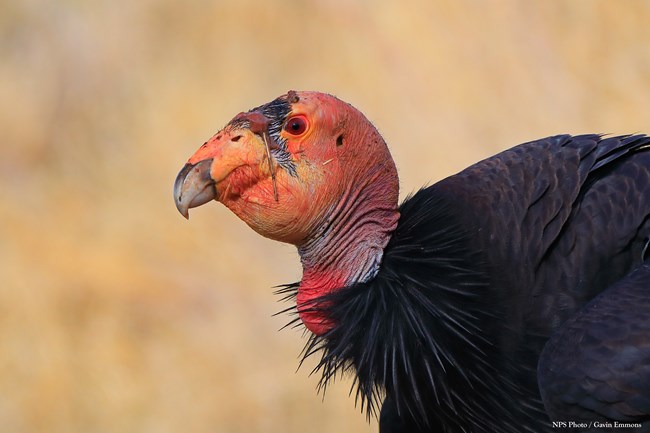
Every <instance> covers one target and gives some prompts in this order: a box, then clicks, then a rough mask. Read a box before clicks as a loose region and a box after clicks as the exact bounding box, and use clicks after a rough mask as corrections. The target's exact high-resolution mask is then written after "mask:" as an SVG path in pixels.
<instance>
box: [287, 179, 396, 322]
mask: <svg viewBox="0 0 650 433" xmlns="http://www.w3.org/2000/svg"><path fill="white" fill-rule="evenodd" d="M385 174H386V173H385V172H378V173H376V175H375V176H369V177H366V179H364V180H363V181H357V182H356V183H355V184H353V185H351V186H350V187H348V188H347V189H346V191H345V192H344V194H343V196H342V197H341V199H340V200H339V201H338V204H337V205H336V206H335V207H334V208H333V209H332V210H331V211H330V212H329V213H328V215H327V217H326V218H324V220H323V222H322V223H321V224H320V226H319V227H318V228H317V229H316V230H315V231H314V235H312V236H310V238H309V239H307V240H306V241H305V242H304V243H303V244H302V245H300V246H299V247H298V253H299V254H300V260H301V262H302V266H303V277H302V281H301V282H300V287H299V288H298V295H297V298H296V301H297V305H298V313H299V316H300V319H301V320H302V322H303V323H304V324H305V326H306V327H307V329H309V330H310V331H311V332H313V333H314V334H316V335H322V334H324V333H326V332H327V331H329V330H330V329H331V328H332V326H333V323H332V322H331V321H329V320H328V319H327V317H325V316H324V314H323V313H322V312H317V311H310V310H309V309H310V307H311V306H313V305H314V302H313V301H314V300H315V299H316V298H318V297H320V296H324V295H327V294H329V293H332V292H333V291H335V290H337V289H340V288H343V287H345V286H349V285H351V284H354V283H361V282H365V281H368V280H370V279H371V278H373V277H374V276H375V275H376V274H377V271H378V270H379V266H380V264H381V259H382V256H383V254H384V248H385V247H386V244H388V241H389V239H390V235H391V233H392V232H393V230H395V227H397V220H398V219H399V211H398V210H397V204H396V203H395V200H394V199H393V198H392V197H391V196H392V195H393V194H390V193H387V188H386V183H385V181H386V180H387V179H386V176H385ZM388 181H392V182H394V183H395V184H397V179H388ZM394 188H396V186H395V187H394Z"/></svg>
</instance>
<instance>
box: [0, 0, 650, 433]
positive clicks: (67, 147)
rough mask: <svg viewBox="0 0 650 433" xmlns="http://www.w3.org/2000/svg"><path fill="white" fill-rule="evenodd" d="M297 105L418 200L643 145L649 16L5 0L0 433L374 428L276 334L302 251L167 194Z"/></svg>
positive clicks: (645, 10) (612, 10)
mask: <svg viewBox="0 0 650 433" xmlns="http://www.w3.org/2000/svg"><path fill="white" fill-rule="evenodd" d="M289 89H313V90H321V91H325V92H329V93H333V94H335V95H337V96H339V97H340V98H342V99H344V100H346V101H348V102H351V103H352V104H353V105H355V106H357V107H358V108H360V109H361V110H362V111H363V112H365V113H366V114H367V116H368V117H369V118H370V119H371V120H372V121H373V122H374V123H375V125H376V126H377V127H378V128H379V130H380V131H381V132H382V133H383V135H384V137H385V138H386V140H387V142H388V143H389V146H390V147H391V149H392V152H393V154H394V157H395V160H396V162H397V165H398V167H399V169H400V176H401V188H402V196H404V195H406V194H407V193H408V192H410V191H413V190H414V189H417V188H418V187H419V186H421V185H423V184H425V183H430V182H434V181H436V180H439V179H441V178H443V177H445V176H448V175H450V174H453V173H455V172H457V171H458V170H460V169H462V168H463V167H465V166H467V165H469V164H471V163H473V162H475V161H478V160H480V159H482V158H484V157H487V156H489V155H491V154H494V153H496V152H498V151H499V150H502V149H505V148H507V147H510V146H512V145H515V144H518V143H520V142H523V141H528V140H531V139H534V138H539V137H543V136H548V135H552V134H556V133H584V132H603V133H612V134H622V133H631V132H646V133H649V132H650V2H649V1H643V0H637V1H627V2H612V1H606V0H601V1H598V0H594V1H577V0H576V1H553V2H548V1H535V2H533V1H530V2H524V1H506V0H502V1H499V2H489V3H488V2H481V1H477V0H462V1H459V0H449V1H437V2H430V1H427V0H421V1H420V0H403V1H399V2H397V1H383V0H372V1H371V0H367V1H344V0H338V1H337V0H320V1H316V0H312V1H299V0H294V1H267V2H257V1H253V0H231V1H225V0H224V1H208V0H191V1H185V2H178V1H172V0H160V1H154V0H140V1H137V2H127V1H118V2H116V1H112V0H111V1H109V0H103V1H102V0H96V1H79V0H58V1H47V0H4V1H3V2H0V135H1V137H2V140H1V143H0V391H1V392H0V431H2V432H16V433H23V432H24V433H27V432H30V433H40V432H48V433H64V432H65V433H68V432H84V433H103V432H119V433H129V432H138V433H139V432H156V433H166V432H190V433H193V432H196V433H203V432H217V433H244V432H245V433H257V432H264V433H274V432H278V433H280V432H282V433H294V432H295V433H298V432H301V433H302V432H308V433H324V432H376V431H377V422H376V420H375V419H374V418H373V419H371V420H370V421H369V422H368V420H367V419H366V417H365V415H364V414H361V413H360V410H359V409H358V408H355V405H354V399H353V398H351V397H348V391H349V388H350V385H351V381H350V380H349V379H342V380H339V381H338V383H337V384H336V386H334V387H331V388H329V389H328V391H327V395H326V396H325V398H324V399H323V397H322V396H321V395H318V394H317V393H316V391H315V386H316V383H317V379H318V378H317V377H315V376H311V377H310V376H309V372H310V370H311V368H312V367H313V365H314V363H313V362H311V363H309V362H308V363H307V364H306V365H304V366H303V368H301V369H300V370H298V371H296V368H297V365H298V359H299V353H300V350H301V348H302V346H303V344H304V342H305V341H306V339H305V338H304V336H303V335H302V332H301V331H300V330H291V329H289V330H283V331H281V332H278V329H279V328H280V327H282V326H283V325H284V324H285V323H286V322H287V320H288V317H286V316H276V317H273V316H272V314H273V313H275V312H277V311H279V310H280V309H282V308H284V307H285V306H286V305H284V304H280V303H278V302H277V301H278V299H277V296H274V295H273V294H272V289H271V287H272V286H274V285H277V284H281V283H287V282H292V281H296V280H298V279H299V278H300V267H299V263H298V257H297V254H296V252H295V251H294V248H292V247H290V246H287V245H281V244H277V243H274V242H271V241H268V240H266V239H263V238H261V237H259V236H258V235H256V234H255V233H253V232H252V231H251V230H250V229H248V227H246V226H245V225H244V224H243V223H242V222H240V221H239V220H237V219H236V218H235V217H234V216H233V215H231V214H230V213H229V212H228V211H227V210H226V209H225V208H224V207H223V206H221V205H219V204H216V203H215V204H213V205H207V206H204V207H201V208H200V209H197V210H195V211H193V212H192V219H191V221H190V222H187V221H185V220H184V219H183V218H182V217H181V216H180V215H179V214H178V212H177V211H176V209H175V207H174V203H173V200H172V185H173V181H174V178H175V176H176V174H177V172H178V171H179V170H180V168H181V167H182V166H183V164H184V163H185V161H186V159H187V158H188V157H189V156H190V155H191V154H192V153H193V152H194V151H195V150H196V149H197V148H198V146H199V145H200V144H201V143H203V142H204V141H205V140H206V139H207V138H209V137H210V136H211V135H212V134H213V133H215V132H216V131H217V130H218V129H220V128H221V127H222V126H223V125H224V124H225V123H226V122H227V121H229V120H230V119H231V118H232V117H233V116H234V115H235V114H237V113H238V112H240V111H243V110H247V109H249V108H251V107H254V106H257V105H259V104H261V103H264V102H267V101H270V100H271V99H273V98H275V97H276V96H278V95H280V94H282V93H285V92H286V91H287V90H289Z"/></svg>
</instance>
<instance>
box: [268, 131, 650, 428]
mask: <svg viewBox="0 0 650 433" xmlns="http://www.w3.org/2000/svg"><path fill="white" fill-rule="evenodd" d="M649 145H650V138H648V137H645V136H627V137H612V138H606V139H603V138H601V137H600V136H597V135H586V136H577V137H571V136H567V135H564V136H557V137H550V138H547V139H543V140H539V141H535V142H530V143H525V144H522V145H520V146H517V147H515V148H513V149H511V150H508V151H506V152H503V153H500V154H498V155H496V156H494V157H492V158H489V159H486V160H484V161H482V162H479V163H477V164H475V165H473V166H471V167H469V168H468V169H466V170H464V171H463V172H461V173H459V174H457V175H454V176H451V177H449V178H447V179H445V180H443V181H441V182H439V183H437V184H435V185H433V186H430V187H428V188H425V189H422V190H420V191H419V192H418V193H416V194H415V195H413V196H412V197H410V198H408V199H407V200H405V202H404V203H403V204H402V206H401V208H400V212H401V217H400V221H399V224H398V227H397V229H396V230H395V232H394V233H393V235H392V237H391V240H390V242H389V244H388V246H387V247H386V249H385V251H384V257H383V261H382V265H381V268H380V270H379V272H378V274H377V275H376V277H375V278H374V279H372V280H370V281H368V282H366V283H361V284H356V285H353V286H350V287H345V288H342V289H340V290H338V291H336V292H335V293H333V294H331V295H328V296H326V297H323V298H322V299H321V301H320V302H319V304H318V306H317V307H315V308H318V309H322V310H324V311H325V313H326V314H327V316H328V317H329V318H330V319H331V320H332V321H333V323H334V324H335V325H334V327H333V329H331V330H330V331H329V332H328V333H326V334H325V335H322V336H312V337H311V338H310V340H309V342H308V343H307V347H306V349H305V356H310V355H312V354H314V353H318V352H320V353H322V358H321V361H320V363H319V365H318V367H317V370H319V371H321V372H322V375H323V377H322V381H321V384H322V386H326V384H327V382H328V381H329V380H330V379H331V378H332V377H333V376H334V375H335V374H336V373H337V372H339V371H343V372H350V373H352V374H354V375H355V377H356V381H355V385H356V389H357V397H358V398H359V399H360V402H361V405H362V407H363V408H365V409H367V410H369V411H370V412H372V411H373V410H374V409H376V408H378V405H379V402H380V399H381V398H384V397H385V402H384V404H383V408H382V411H381V416H380V428H381V432H382V433H401V432H410V433H417V432H421V433H424V432H490V433H499V432H523V431H530V432H545V431H552V430H553V429H552V424H551V421H559V420H565V418H567V417H568V418H569V419H576V420H577V419H609V420H621V421H623V420H624V421H629V420H630V419H633V420H636V421H638V422H641V423H642V422H644V421H645V420H646V419H648V416H649V414H650V406H649V403H648V402H649V400H648V399H649V398H650V396H649V394H650V390H649V388H648V383H650V357H649V356H648V350H649V349H648V347H649V345H650V336H648V334H647V331H648V329H649V328H650V312H648V309H647V306H648V299H650V291H649V290H650V288H648V287H647V285H648V283H650V276H649V274H650V272H645V271H637V273H634V274H631V275H630V277H628V278H627V279H624V280H623V281H624V283H621V284H619V285H618V286H615V287H613V288H612V289H610V290H607V291H605V289H606V288H607V287H609V286H611V285H612V284H615V283H616V282H617V281H619V280H621V279H623V278H624V277H625V276H626V275H627V274H628V273H630V272H631V271H633V270H634V269H635V268H638V267H639V266H640V265H642V262H643V260H644V258H645V257H644V254H645V255H647V251H646V249H645V247H646V244H647V242H648V239H649V236H650V223H649V222H648V216H649V215H650V152H646V151H645V149H646V147H647V146H649ZM643 269H645V268H643ZM295 288H296V286H294V285H291V286H287V288H285V289H283V290H281V291H283V292H287V293H291V291H293V290H295ZM632 291H633V292H634V296H635V297H632V295H629V296H630V297H626V296H627V295H626V293H628V292H630V293H631V292H632ZM601 292H602V294H601V295H600V297H599V298H598V304H597V305H598V308H599V309H598V311H597V312H596V313H594V312H590V311H591V310H590V311H583V312H580V311H581V309H582V308H583V307H584V306H585V304H587V302H588V301H589V300H591V299H592V298H594V297H595V296H596V295H598V294H599V293H601ZM618 299H629V300H630V302H644V303H645V304H643V305H645V306H646V308H641V309H639V308H637V311H636V313H635V314H633V315H631V316H628V315H626V314H625V313H624V310H625V308H626V307H621V306H620V305H619V304H620V302H619V303H617V302H610V301H614V300H618ZM590 305H592V307H591V308H592V309H593V308H594V307H593V304H590ZM585 308H586V309H588V308H590V307H585ZM610 310H611V311H610ZM576 317H577V318H579V319H578V320H576ZM572 318H573V319H572ZM568 319H572V320H569V322H567V320H568ZM631 320H634V321H635V323H637V325H634V326H632V325H630V327H627V328H626V327H625V324H626V323H627V322H628V321H631ZM565 322H566V323H567V325H564V324H565ZM594 322H598V323H601V326H600V327H599V328H596V330H594V328H593V326H595V325H594V324H593V323H594ZM610 323H611V327H610ZM569 326H570V327H571V330H569V328H567V327H569ZM635 326H636V327H635ZM621 327H623V328H625V331H620V328H621ZM610 328H611V329H614V331H612V330H611V329H610ZM575 329H581V330H584V332H586V333H588V335H589V336H590V339H589V340H588V341H586V342H585V341H583V342H582V345H577V347H575V348H574V346H572V343H571V341H570V340H566V338H569V339H570V338H571V337H566V335H565V334H567V333H568V334H571V335H575V332H576V331H575ZM616 329H618V331H616ZM554 333H555V334H556V337H554V340H553V347H552V348H550V349H548V350H547V351H546V352H545V358H544V359H543V365H542V367H543V368H541V369H540V383H541V384H542V386H543V387H544V390H549V391H548V392H545V394H544V395H545V402H546V403H547V405H550V406H549V412H550V414H547V411H546V410H545V408H544V405H543V403H542V399H541V397H540V391H539V386H538V381H537V366H538V360H539V359H540V353H541V352H542V349H543V348H544V345H545V344H546V342H547V341H548V339H549V338H550V337H551V336H552V335H553V334H554ZM567 341H569V342H568V343H567ZM601 346H606V347H608V350H609V351H610V353H611V352H612V351H613V352H616V350H618V349H617V348H619V347H623V348H638V349H639V350H640V351H642V353H641V354H640V355H639V354H637V355H638V356H637V357H636V358H633V360H632V361H630V358H625V359H623V360H621V359H619V358H620V357H619V358H617V357H615V356H610V357H609V358H607V359H606V361H605V358H603V362H606V363H613V364H616V362H619V361H620V362H628V364H629V363H632V364H633V367H634V368H636V369H637V370H635V371H637V375H636V376H635V375H630V374H626V373H625V371H627V369H628V367H629V365H628V364H625V365H620V366H616V365H614V366H612V368H611V369H610V370H608V372H609V375H605V374H600V373H598V372H597V373H593V374H591V372H590V369H591V368H592V366H593V365H595V364H594V363H587V362H586V361H585V362H582V361H580V362H578V361H576V362H574V363H573V364H571V365H572V366H573V369H572V370H570V371H569V372H567V373H566V374H561V373H562V371H563V370H562V366H563V365H566V364H567V363H568V361H569V360H577V359H582V358H584V359H585V360H589V359H591V358H590V357H594V356H599V355H598V353H599V349H598V348H600V347H601ZM576 350H578V351H580V353H579V354H576V353H575V352H576ZM629 350H630V351H633V350H632V349H629ZM582 355H584V356H582ZM580 356H582V358H580ZM593 368H600V369H602V366H596V367H593ZM599 371H600V370H599ZM590 374H591V375H590ZM568 376H570V377H568ZM585 377H586V378H587V379H585ZM594 377H596V378H601V379H602V380H604V381H607V380H611V381H616V386H617V387H618V388H617V391H618V392H619V394H625V393H628V394H627V395H619V394H616V398H619V399H622V400H621V401H623V400H624V401H626V402H628V403H629V406H630V407H633V408H634V410H635V412H634V413H632V412H630V411H628V412H627V413H625V414H622V413H621V412H620V411H619V412H617V411H616V410H614V409H608V410H604V409H603V410H600V411H598V410H595V409H594V407H595V406H597V405H594V404H591V405H590V404H588V403H589V402H592V400H590V398H591V399H596V400H598V399H601V400H605V401H609V400H607V399H608V398H610V400H611V398H613V397H611V394H612V393H613V392H610V391H609V390H608V389H607V386H603V387H593V386H592V387H589V386H588V385H589V384H588V383H587V385H585V384H584V383H583V382H584V381H585V380H587V382H588V381H589V378H594ZM572 381H573V382H572ZM568 383H571V385H566V386H565V385H564V384H568ZM612 386H614V385H612ZM576 389H577V390H580V391H579V392H582V394H579V395H577V396H574V395H573V394H571V393H572V392H574V391H575V390H576ZM572 390H573V391H572ZM576 392H578V391H576ZM579 392H578V393H579ZM591 392H593V394H590V393H591ZM616 401H619V400H616ZM585 402H587V403H585ZM594 411H596V412H598V418H596V417H592V415H593V414H594V413H595V412H594ZM549 415H550V416H549ZM590 417H591V418H590ZM601 431H602V430H601Z"/></svg>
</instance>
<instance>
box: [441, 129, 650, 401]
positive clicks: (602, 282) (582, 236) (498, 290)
mask: <svg viewBox="0 0 650 433" xmlns="http://www.w3.org/2000/svg"><path fill="white" fill-rule="evenodd" d="M648 145H650V138H648V137H645V136H640V135H637V136H626V137H611V138H601V137H600V136H598V135H585V136H577V137H571V136H567V135H563V136H557V137H550V138H547V139H542V140H538V141H534V142H530V143H525V144H522V145H520V146H517V147H514V148H512V149H510V150H508V151H505V152H502V153H500V154H498V155H496V156H494V157H491V158H488V159H486V160H484V161H481V162H479V163H477V164H475V165H473V166H471V167H469V168H467V169H466V170H464V171H462V172H461V173H459V174H457V175H454V176H451V177H449V178H447V179H445V180H443V181H441V182H439V183H438V184H436V185H435V186H434V187H435V189H436V190H438V193H441V194H444V195H448V196H449V197H451V198H450V199H453V200H454V201H456V202H457V203H459V206H461V207H463V208H466V212H463V214H464V215H465V217H464V218H465V220H464V224H465V225H466V226H467V227H469V230H470V231H471V232H472V233H474V234H475V240H476V247H477V249H480V250H481V251H483V252H484V258H485V260H486V262H487V269H488V273H489V277H490V286H491V293H492V296H494V297H495V299H497V303H498V305H499V306H500V307H501V308H502V309H501V311H500V314H501V315H502V319H503V321H504V323H505V324H506V326H504V327H503V328H501V329H500V331H499V332H498V334H496V335H493V336H492V337H493V338H495V339H496V341H495V343H496V344H498V345H499V347H500V349H501V351H502V353H503V354H504V355H505V356H506V357H511V359H512V360H513V362H514V363H515V364H517V365H518V372H517V373H516V376H517V377H513V380H517V381H518V382H520V383H522V384H524V385H525V386H526V387H527V388H529V389H531V390H536V388H537V379H536V369H537V361H538V359H539V355H540V352H541V351H542V349H543V347H544V345H545V344H546V342H547V340H548V338H549V337H550V336H551V335H553V333H554V332H555V331H556V330H558V329H559V328H560V327H561V325H562V324H563V323H564V322H565V321H566V320H567V319H569V318H571V317H572V316H574V315H575V314H576V313H577V312H578V311H579V310H580V309H581V308H582V307H583V306H584V305H585V304H586V303H587V302H588V301H589V300H590V299H592V298H594V297H595V296H596V295H598V294H599V293H600V292H602V291H603V290H605V289H606V288H607V287H609V286H610V285H612V284H613V283H615V282H616V281H618V280H620V279H621V278H623V277H624V276H625V275H626V274H628V273H629V272H631V271H632V270H633V269H635V268H637V267H638V266H639V265H640V264H641V263H642V262H643V261H644V260H645V258H646V257H645V256H646V253H647V251H646V248H647V245H648V240H649V239H650V221H649V218H648V217H649V216H650V151H648ZM648 293H649V296H650V291H649V292H648ZM624 319H625V318H622V319H621V320H624ZM555 356H556V357H560V356H562V355H561V354H560V353H556V354H555ZM564 356H567V357H570V356H572V353H570V351H569V352H567V353H565V354H564ZM556 362H558V363H561V362H562V361H561V360H557V361H556Z"/></svg>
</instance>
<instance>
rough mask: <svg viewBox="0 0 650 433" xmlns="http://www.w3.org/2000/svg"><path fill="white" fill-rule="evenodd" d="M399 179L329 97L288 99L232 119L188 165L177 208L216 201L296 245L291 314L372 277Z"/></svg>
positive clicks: (323, 322)
mask: <svg viewBox="0 0 650 433" xmlns="http://www.w3.org/2000/svg"><path fill="white" fill-rule="evenodd" d="M398 192H399V190H398V179H397V171H396V169H395V164H394V163H393V160H392V158H391V155H390V153H389V151H388V148H387V146H386V143H385V142H384V140H383V139H382V137H381V136H380V135H379V133H378V132H377V130H376V129H375V127H374V126H373V125H372V124H371V123H370V122H369V121H368V120H367V119H366V118H365V116H364V115H363V114H361V112H359V111H358V110H357V109H355V108H354V107H352V106H351V105H349V104H347V103H345V102H343V101H341V100H339V99H337V98H335V97H334V96H331V95H327V94H324V93H318V92H293V91H291V92H288V93H287V94H286V95H283V96H281V97H279V98H277V99H275V100H274V101H272V102H270V103H268V104H265V105H262V106H260V107H257V108H255V109H253V110H251V111H249V112H247V113H240V114H239V115H237V116H235V118H234V119H233V120H232V121H231V122H230V123H229V124H228V125H226V127H225V128H224V129H222V130H221V131H219V132H218V133H217V134H216V135H215V136H214V137H212V138H211V139H210V140H208V142H206V143H205V144H204V145H203V146H201V148H199V150H198V151H197V152H196V153H195V154H194V155H193V156H192V157H191V158H190V159H189V161H188V164H187V165H186V166H185V167H184V168H183V170H182V171H181V173H179V176H178V178H177V180H176V185H175V199H176V204H177V207H178V209H179V210H180V211H181V212H182V213H183V214H184V215H186V216H187V212H188V209H189V208H191V207H195V206H198V205H201V204H203V203H206V202H207V201H210V200H211V199H216V200H218V201H220V202H222V203H223V204H225V205H226V206H227V207H228V208H229V209H231V210H232V211H233V212H234V213H235V214H236V215H237V216H238V217H239V218H241V219H242V220H243V221H245V222H246V223H247V224H248V225H249V226H250V227H251V228H253V230H255V231H257V232H258V233H260V234H261V235H263V236H266V237H269V238H271V239H275V240H279V241H282V242H288V243H291V244H294V245H296V246H297V247H298V250H299V252H300V255H301V260H302V263H303V278H302V281H301V285H300V289H299V292H298V309H299V311H300V312H301V318H302V319H303V322H305V325H306V326H307V327H308V328H309V329H310V330H311V331H313V332H315V333H317V334H321V333H324V332H326V331H327V329H328V328H329V327H330V324H329V323H328V321H327V318H325V317H321V315H320V314H319V313H314V312H309V311H308V308H309V306H310V305H313V302H314V300H315V299H317V298H318V297H319V296H322V295H324V294H327V293H330V292H331V291H333V290H336V289H339V288H341V287H344V286H346V285H350V284H353V283H355V282H360V281H365V280H367V279H369V278H372V277H373V276H374V274H375V273H376V271H377V269H378V267H379V264H380V261H381V257H382V253H383V249H384V247H385V246H386V243H387V242H388V239H389V237H390V233H391V232H392V230H393V229H394V228H395V226H396V224H397V219H398V217H399V214H398V211H397V201H398Z"/></svg>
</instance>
